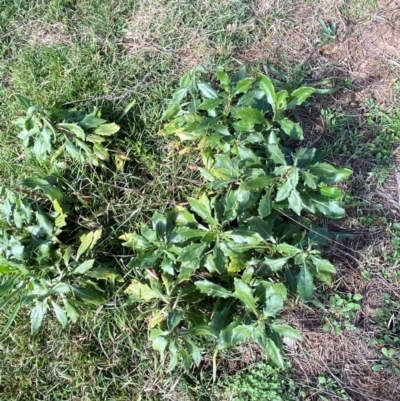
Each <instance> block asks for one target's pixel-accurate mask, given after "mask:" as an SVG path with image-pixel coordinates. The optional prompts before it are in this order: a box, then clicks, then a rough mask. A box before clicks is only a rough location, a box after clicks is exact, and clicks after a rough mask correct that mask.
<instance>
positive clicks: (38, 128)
mask: <svg viewBox="0 0 400 401" xmlns="http://www.w3.org/2000/svg"><path fill="white" fill-rule="evenodd" d="M18 99H19V101H20V103H21V104H22V106H23V107H24V108H25V110H26V116H25V117H20V118H18V119H17V120H16V121H14V124H15V125H17V126H18V127H19V128H20V129H21V132H20V133H19V134H18V138H20V139H21V140H22V144H23V145H24V147H25V148H26V149H27V150H29V151H30V152H31V153H32V155H33V156H34V157H35V158H36V159H37V160H39V161H41V162H43V161H47V160H49V159H50V160H51V164H54V163H55V162H56V160H59V159H62V160H63V159H64V160H66V159H72V160H74V161H76V162H79V163H86V164H91V165H93V166H101V165H103V164H104V163H105V162H109V161H110V152H109V150H108V148H107V146H108V144H109V142H110V141H109V138H110V137H111V136H113V135H114V134H116V133H117V132H118V131H119V129H120V127H119V126H118V125H117V124H115V123H108V122H107V121H106V120H104V119H103V118H101V113H100V111H99V110H97V109H95V110H94V111H93V112H92V113H89V114H87V113H85V112H83V111H79V110H78V111H76V110H70V109H66V108H63V107H61V105H60V104H55V105H53V106H52V107H49V108H45V107H43V106H41V105H35V106H33V105H32V104H31V102H30V101H29V100H28V99H26V98H24V97H23V96H18Z"/></svg>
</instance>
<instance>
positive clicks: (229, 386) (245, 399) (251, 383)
mask: <svg viewBox="0 0 400 401" xmlns="http://www.w3.org/2000/svg"><path fill="white" fill-rule="evenodd" d="M285 373H286V374H285V378H283V377H282V376H281V375H280V373H279V370H278V369H277V368H276V367H273V366H271V365H269V364H266V363H261V364H259V365H256V366H252V367H251V368H249V369H247V370H244V371H241V372H238V373H236V374H235V375H234V376H233V377H226V378H224V379H222V380H221V382H220V383H219V384H218V390H217V391H216V398H217V399H218V400H220V401H225V400H226V401H227V400H229V401H296V400H298V397H297V395H296V385H295V383H294V381H293V380H292V379H290V373H291V372H290V369H287V370H286V372H285Z"/></svg>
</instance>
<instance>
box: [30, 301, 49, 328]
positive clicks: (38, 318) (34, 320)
mask: <svg viewBox="0 0 400 401" xmlns="http://www.w3.org/2000/svg"><path fill="white" fill-rule="evenodd" d="M45 313H46V307H45V305H44V304H42V303H40V304H37V305H36V306H35V307H34V308H33V309H32V310H31V334H32V335H33V334H35V333H36V332H37V331H38V330H39V328H40V326H41V325H42V322H43V318H44V315H45Z"/></svg>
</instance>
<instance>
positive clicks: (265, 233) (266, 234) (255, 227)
mask: <svg viewBox="0 0 400 401" xmlns="http://www.w3.org/2000/svg"><path fill="white" fill-rule="evenodd" d="M247 223H248V224H249V226H250V228H251V230H252V231H255V232H256V233H257V234H259V235H260V237H261V238H262V239H264V240H266V241H271V242H275V239H274V237H273V235H272V228H271V227H270V225H269V224H268V222H267V221H265V220H263V219H261V218H260V217H252V218H250V219H249V220H247Z"/></svg>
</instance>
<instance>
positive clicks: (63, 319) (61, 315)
mask: <svg viewBox="0 0 400 401" xmlns="http://www.w3.org/2000/svg"><path fill="white" fill-rule="evenodd" d="M51 304H52V305H53V309H54V313H55V315H56V318H57V320H58V321H59V322H60V323H61V326H62V327H63V328H65V326H66V325H67V314H66V312H65V310H64V309H63V308H61V307H60V306H59V305H57V304H56V303H55V302H54V301H51Z"/></svg>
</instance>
